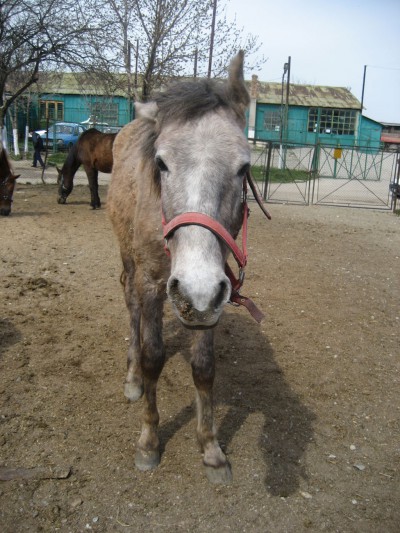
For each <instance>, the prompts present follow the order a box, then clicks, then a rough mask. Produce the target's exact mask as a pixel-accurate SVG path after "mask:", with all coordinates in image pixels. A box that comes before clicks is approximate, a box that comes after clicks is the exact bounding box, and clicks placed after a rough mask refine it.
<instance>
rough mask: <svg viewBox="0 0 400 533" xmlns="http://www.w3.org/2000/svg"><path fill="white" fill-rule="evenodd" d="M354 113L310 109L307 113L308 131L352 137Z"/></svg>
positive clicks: (354, 121) (343, 110)
mask: <svg viewBox="0 0 400 533" xmlns="http://www.w3.org/2000/svg"><path fill="white" fill-rule="evenodd" d="M355 124H356V111H354V110H348V109H324V108H319V109H318V108H316V107H311V108H310V110H309V112H308V131H309V132H311V133H312V132H313V133H325V134H327V135H330V134H332V135H354V131H355Z"/></svg>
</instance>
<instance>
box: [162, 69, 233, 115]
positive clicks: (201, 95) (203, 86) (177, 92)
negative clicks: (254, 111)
mask: <svg viewBox="0 0 400 533" xmlns="http://www.w3.org/2000/svg"><path fill="white" fill-rule="evenodd" d="M232 96H233V95H232V93H231V92H230V91H229V90H228V88H227V83H222V82H218V81H216V80H208V79H202V80H196V81H187V82H178V83H174V84H173V85H170V86H169V87H168V88H167V90H165V91H163V92H160V93H158V94H156V95H155V97H154V101H155V102H156V104H157V106H158V110H159V111H158V114H157V119H158V121H159V123H160V124H163V123H166V122H169V121H171V120H173V121H175V122H185V121H187V120H192V119H195V118H198V117H201V116H203V115H205V114H206V113H207V112H209V111H213V110H216V109H218V108H219V107H223V108H230V109H232V110H233V111H234V112H235V114H236V115H237V116H238V117H239V118H243V108H242V107H240V106H239V105H238V104H237V103H236V101H235V100H234V99H233V98H232Z"/></svg>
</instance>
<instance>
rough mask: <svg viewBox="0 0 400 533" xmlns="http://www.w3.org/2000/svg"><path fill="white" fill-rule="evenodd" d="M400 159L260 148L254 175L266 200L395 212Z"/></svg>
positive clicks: (349, 151)
mask: <svg viewBox="0 0 400 533" xmlns="http://www.w3.org/2000/svg"><path fill="white" fill-rule="evenodd" d="M399 161H400V154H399V153H394V152H384V151H377V150H374V151H372V150H360V149H356V148H340V147H327V146H322V145H319V144H318V145H308V146H300V145H299V146H296V145H293V144H291V145H290V146H289V145H276V144H273V143H271V142H269V143H265V144H262V145H260V144H258V145H255V146H253V149H252V170H253V174H255V176H256V178H257V179H258V181H259V183H260V182H261V183H262V194H263V197H264V200H267V201H270V202H278V203H297V204H299V203H300V204H304V205H307V204H319V205H337V206H352V207H370V208H375V209H377V208H378V209H388V210H389V209H392V208H393V203H394V200H395V198H394V196H395V195H394V194H393V188H394V186H395V184H396V183H398V180H399V171H400V162H399Z"/></svg>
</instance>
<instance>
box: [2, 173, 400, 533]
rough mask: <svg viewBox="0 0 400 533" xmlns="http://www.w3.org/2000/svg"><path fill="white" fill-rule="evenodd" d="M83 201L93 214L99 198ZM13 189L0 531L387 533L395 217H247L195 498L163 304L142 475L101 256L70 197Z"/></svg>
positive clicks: (119, 317) (84, 214) (109, 278)
mask: <svg viewBox="0 0 400 533" xmlns="http://www.w3.org/2000/svg"><path fill="white" fill-rule="evenodd" d="M100 196H101V198H102V200H103V205H104V204H105V199H106V187H105V186H102V187H101V191H100ZM56 197H57V194H56V186H55V185H54V184H50V185H45V186H44V185H29V184H26V183H25V184H24V183H19V185H18V188H17V189H16V192H15V195H14V204H13V212H12V215H11V216H10V217H8V218H6V217H2V218H1V219H0V228H1V247H0V252H1V257H0V291H1V292H0V302H1V310H0V341H1V344H0V397H1V413H0V417H1V418H0V421H1V424H0V478H1V481H0V524H1V525H0V529H1V531H2V533H17V532H22V531H29V532H37V531H44V532H52V531H62V532H72V533H75V532H84V531H88V530H91V531H96V532H113V531H116V532H129V531H132V532H136V531H137V532H141V531H151V532H177V531H178V532H189V531H190V532H206V531H212V532H228V531H233V532H263V533H282V532H285V533H286V532H287V533H301V532H306V531H313V532H318V533H319V532H325V531H326V532H340V533H345V532H357V533H358V532H362V533H368V532H371V533H374V532H383V531H384V532H385V533H395V532H396V533H397V532H398V531H399V524H400V506H399V502H400V484H399V467H400V461H399V459H400V438H399V414H400V413H399V409H400V402H399V399H400V398H399V396H400V392H399V391H400V387H399V354H400V349H399V339H400V283H399V281H400V276H399V272H400V218H399V217H396V216H395V215H393V214H392V213H389V212H379V211H372V210H361V209H358V210H357V209H344V208H328V207H301V206H287V205H271V206H270V208H269V209H270V211H271V213H272V216H273V220H272V222H268V221H266V219H264V218H263V216H262V215H261V213H260V211H259V210H258V209H257V207H256V206H255V205H252V206H251V207H252V214H251V217H250V221H249V224H250V228H249V265H248V268H247V280H246V283H245V286H244V290H243V293H244V294H245V295H247V296H250V297H251V298H253V299H254V301H255V302H256V303H257V304H258V305H259V307H261V308H262V309H263V311H264V312H265V314H266V318H265V320H264V321H263V323H262V324H261V325H258V324H257V323H256V322H254V321H253V320H252V319H251V317H250V315H248V314H246V311H245V310H242V309H235V308H232V307H227V309H226V312H225V315H224V317H223V319H222V320H221V322H220V324H219V326H218V334H217V346H216V348H217V349H216V354H217V355H216V358H217V379H216V385H215V391H216V392H215V400H216V423H217V426H218V428H219V437H220V441H221V443H222V445H223V447H224V449H225V450H226V452H227V454H228V456H229V459H230V461H231V463H232V467H233V475H234V480H233V482H232V484H230V485H227V486H215V485H211V484H210V483H209V482H208V481H207V479H206V476H205V474H204V472H203V468H202V464H201V454H200V452H199V450H198V447H197V443H196V437H195V420H194V405H193V399H194V387H193V384H192V379H191V371H190V366H189V364H188V350H187V346H188V343H189V341H188V337H187V336H188V335H189V333H188V332H186V331H185V330H184V329H183V328H182V327H181V326H180V324H178V322H177V320H176V319H175V318H173V316H172V314H171V312H170V310H169V308H168V305H167V307H166V313H165V338H166V344H167V355H168V361H167V364H166V367H165V369H164V372H163V374H162V377H161V379H160V383H159V410H160V417H161V422H160V437H161V441H162V446H163V453H162V460H161V465H160V466H159V468H158V469H156V470H155V471H153V472H150V473H143V472H138V471H137V470H135V467H134V451H135V442H136V440H137V438H138V436H139V429H140V417H141V401H139V402H138V403H137V404H129V403H128V402H127V401H126V400H125V398H124V395H123V382H124V377H125V365H126V350H127V335H128V314H127V311H126V309H125V304H124V300H123V295H122V290H121V287H120V284H119V276H120V272H121V266H120V260H119V252H118V248H117V243H116V240H115V238H114V235H113V233H112V230H111V224H110V222H109V220H108V219H107V216H106V211H105V209H103V208H102V209H101V210H98V211H92V210H91V209H90V207H89V192H88V189H87V186H84V185H81V186H76V187H75V189H74V192H73V193H72V195H71V197H70V201H69V203H68V204H67V205H65V206H64V205H61V206H60V205H58V204H57V202H56Z"/></svg>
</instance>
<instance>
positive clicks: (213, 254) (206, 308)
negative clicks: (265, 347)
mask: <svg viewBox="0 0 400 533" xmlns="http://www.w3.org/2000/svg"><path fill="white" fill-rule="evenodd" d="M248 104H249V95H248V93H247V90H246V87H245V84H244V81H243V53H242V52H240V53H239V54H238V55H237V56H236V57H235V58H234V59H233V60H232V63H231V66H230V70H229V78H228V80H227V81H226V82H225V83H217V82H215V81H212V80H197V81H193V82H184V83H181V84H177V85H175V86H172V87H171V88H169V89H167V90H166V91H164V92H162V93H160V94H159V95H158V96H156V97H155V99H154V101H153V102H149V103H147V104H136V112H137V117H138V118H137V119H136V120H134V121H133V122H131V123H130V124H128V125H127V126H125V127H124V128H123V129H122V130H121V132H120V133H119V134H118V137H117V139H116V141H115V143H114V149H113V157H114V166H113V171H112V177H111V184H110V187H109V193H108V198H107V210H108V212H109V215H110V218H111V221H112V224H113V227H114V230H115V233H116V235H117V237H118V239H119V244H120V251H121V258H122V264H123V274H122V276H121V281H122V282H123V285H124V292H125V301H126V305H127V307H128V310H129V313H130V346H129V350H128V373H127V377H126V382H125V395H126V396H127V398H128V399H130V400H132V401H133V400H137V399H138V398H140V397H141V396H142V395H143V394H144V415H143V422H142V431H141V435H140V438H139V441H138V444H137V449H136V456H135V464H136V466H137V468H139V469H140V470H149V469H152V468H154V467H156V466H157V465H158V463H159V461H160V446H159V439H158V436H157V427H158V423H159V415H158V410H157V403H156V388H157V380H158V378H159V376H160V373H161V371H162V368H163V365H164V361H165V351H164V346H163V340H162V313H163V311H162V310H163V304H164V301H165V299H166V297H167V295H168V297H169V300H170V302H171V304H172V308H173V310H174V311H175V313H176V315H177V317H178V318H179V320H180V322H181V323H182V324H183V325H184V326H186V327H187V328H188V329H190V330H192V331H191V333H192V334H193V344H192V359H191V366H192V375H193V380H194V384H195V387H196V399H197V436H198V440H199V443H200V446H201V449H202V451H203V463H204V465H205V468H206V474H207V476H208V478H209V479H210V480H211V481H212V482H216V483H225V482H228V481H230V479H231V469H230V465H229V462H228V460H227V458H226V456H225V454H224V453H223V452H222V450H221V448H220V446H219V444H218V441H217V438H216V432H215V428H214V421H213V400H212V397H213V381H214V372H215V363H214V348H213V344H214V343H213V337H214V326H215V325H216V324H217V323H218V320H219V317H220V315H221V313H222V310H223V308H224V306H225V304H226V303H227V302H228V301H229V300H231V301H235V302H236V301H237V302H238V303H243V302H245V301H246V300H247V299H246V298H244V297H242V296H239V295H238V292H237V289H238V288H239V287H240V285H241V283H242V276H240V277H239V279H236V278H235V277H234V276H233V275H232V270H230V269H229V268H228V267H227V266H226V260H227V257H228V255H229V253H230V251H232V252H233V255H234V257H235V259H236V261H237V262H238V264H239V266H240V269H241V270H242V269H243V267H244V264H245V262H246V257H245V255H246V254H245V251H244V250H241V249H239V248H238V246H237V245H236V243H235V240H234V239H235V238H236V236H237V235H238V233H239V231H240V228H241V226H242V224H243V234H242V240H243V242H245V227H246V226H247V215H248V208H247V204H246V203H245V198H244V196H245V188H246V187H245V185H246V183H247V181H248V179H249V178H248V176H249V166H250V148H249V145H248V142H247V140H246V138H245V136H244V133H243V130H244V126H245V110H246V108H247V106H248ZM245 223H246V224H245ZM163 226H164V230H163ZM163 236H164V238H165V243H166V246H167V252H168V255H167V254H166V253H165V250H164V239H163ZM243 247H244V246H243ZM238 300H240V302H239V301H238ZM250 307H251V306H250ZM258 318H260V317H259V316H258Z"/></svg>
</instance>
